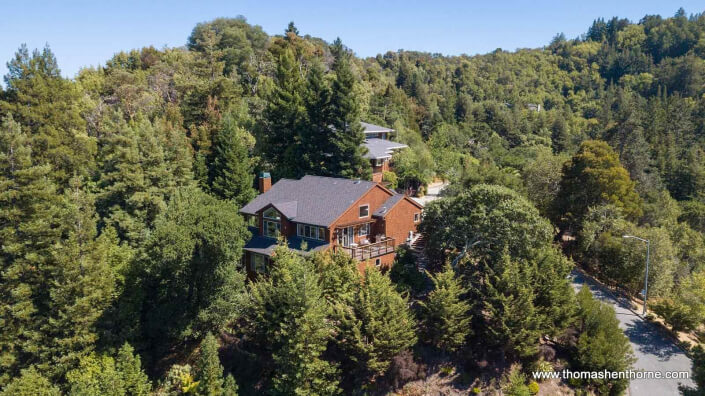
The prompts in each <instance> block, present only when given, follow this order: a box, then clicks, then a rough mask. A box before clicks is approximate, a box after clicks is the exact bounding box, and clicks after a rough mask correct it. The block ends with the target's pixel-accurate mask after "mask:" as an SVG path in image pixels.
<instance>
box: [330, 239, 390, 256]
mask: <svg viewBox="0 0 705 396" xmlns="http://www.w3.org/2000/svg"><path fill="white" fill-rule="evenodd" d="M336 249H341V250H342V251H344V252H346V253H347V254H349V255H350V257H352V258H354V259H355V260H358V261H363V260H367V259H371V258H374V257H379V256H382V255H385V254H387V253H393V252H394V238H386V239H384V240H382V241H379V242H375V243H369V244H366V245H357V246H349V247H344V246H340V245H338V246H336Z"/></svg>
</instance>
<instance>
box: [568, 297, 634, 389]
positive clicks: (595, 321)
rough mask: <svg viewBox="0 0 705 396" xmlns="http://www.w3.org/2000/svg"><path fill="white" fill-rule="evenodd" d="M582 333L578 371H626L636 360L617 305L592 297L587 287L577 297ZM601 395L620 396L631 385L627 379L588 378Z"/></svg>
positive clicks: (577, 346) (577, 363)
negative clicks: (620, 320) (619, 316)
mask: <svg viewBox="0 0 705 396" xmlns="http://www.w3.org/2000/svg"><path fill="white" fill-rule="evenodd" d="M577 301H578V320H577V324H576V327H577V330H578V332H579V336H578V341H577V345H576V346H575V350H574V360H575V365H576V369H577V370H586V371H602V370H607V371H625V370H627V369H629V368H630V367H631V365H632V363H633V362H634V356H633V353H632V349H631V346H630V345H629V339H628V338H627V336H625V335H624V333H623V332H622V330H621V329H620V328H619V320H618V319H617V317H616V316H615V312H614V308H612V307H611V306H609V305H606V304H604V303H602V302H600V301H598V300H596V299H594V298H593V296H592V293H590V289H588V288H587V287H586V286H584V287H583V288H582V289H581V290H580V292H579V293H578V296H577ZM586 385H589V386H592V387H595V389H597V391H598V392H600V393H601V394H609V395H619V394H621V393H622V392H623V391H624V390H625V389H626V387H627V386H628V385H629V380H627V379H616V380H615V379H605V380H587V382H586Z"/></svg>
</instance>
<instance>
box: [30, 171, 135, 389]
mask: <svg viewBox="0 0 705 396" xmlns="http://www.w3.org/2000/svg"><path fill="white" fill-rule="evenodd" d="M65 202H66V204H65V207H64V208H63V210H62V213H61V220H62V223H63V225H64V227H65V228H66V229H65V231H64V237H63V238H62V241H61V243H60V244H57V245H55V246H53V247H52V268H51V272H49V273H48V274H47V276H48V279H51V283H49V284H48V285H46V286H45V287H46V288H47V289H48V290H49V298H50V302H49V307H48V308H49V309H48V312H47V315H48V316H49V319H48V320H47V321H46V322H45V323H44V324H43V326H42V334H43V337H44V339H43V342H42V349H41V351H40V354H41V359H42V362H43V365H48V366H49V367H48V368H49V372H50V373H52V375H53V377H54V378H60V377H62V376H63V374H65V373H66V372H67V371H68V370H70V369H72V368H74V367H76V365H77V364H78V362H79V360H80V358H81V357H82V356H86V355H88V354H89V353H91V352H92V351H93V350H94V348H95V346H96V343H97V341H98V338H99V329H98V322H99V320H100V319H101V317H102V316H103V315H104V314H105V312H106V310H107V309H108V307H109V306H110V304H112V302H113V298H114V295H115V291H116V277H117V272H119V271H122V270H124V268H125V266H126V264H127V263H126V262H124V261H123V260H124V257H125V254H124V252H122V250H124V248H123V247H120V246H119V245H118V241H117V237H116V235H115V233H114V231H113V230H112V229H110V228H108V229H105V230H104V231H103V233H102V234H101V235H100V236H98V235H97V231H96V224H97V216H96V214H95V210H94V206H93V199H92V196H90V195H89V194H88V193H86V192H85V191H83V190H82V189H81V185H80V183H79V182H78V180H76V179H72V181H71V182H70V189H67V190H66V193H65Z"/></svg>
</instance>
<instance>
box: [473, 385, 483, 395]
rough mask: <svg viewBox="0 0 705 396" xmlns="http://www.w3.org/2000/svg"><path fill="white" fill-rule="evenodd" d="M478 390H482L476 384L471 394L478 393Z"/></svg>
mask: <svg viewBox="0 0 705 396" xmlns="http://www.w3.org/2000/svg"><path fill="white" fill-rule="evenodd" d="M480 392H482V390H481V389H480V387H479V386H476V387H474V388H472V394H473V395H479V394H480Z"/></svg>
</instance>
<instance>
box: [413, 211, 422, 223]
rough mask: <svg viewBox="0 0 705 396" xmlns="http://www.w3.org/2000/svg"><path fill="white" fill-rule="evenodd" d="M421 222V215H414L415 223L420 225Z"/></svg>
mask: <svg viewBox="0 0 705 396" xmlns="http://www.w3.org/2000/svg"><path fill="white" fill-rule="evenodd" d="M419 220H421V214H419V213H414V223H418V222H419Z"/></svg>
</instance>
